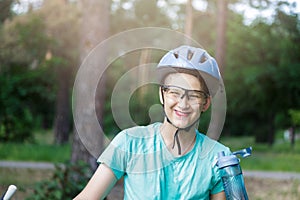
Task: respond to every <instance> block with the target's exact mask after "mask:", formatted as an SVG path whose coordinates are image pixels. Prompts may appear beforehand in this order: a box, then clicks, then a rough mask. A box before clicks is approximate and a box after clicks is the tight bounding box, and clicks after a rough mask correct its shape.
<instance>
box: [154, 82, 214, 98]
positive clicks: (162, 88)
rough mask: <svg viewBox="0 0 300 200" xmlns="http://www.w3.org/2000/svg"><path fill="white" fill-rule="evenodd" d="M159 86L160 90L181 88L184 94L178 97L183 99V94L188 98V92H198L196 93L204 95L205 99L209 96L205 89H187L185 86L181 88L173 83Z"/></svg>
mask: <svg viewBox="0 0 300 200" xmlns="http://www.w3.org/2000/svg"><path fill="white" fill-rule="evenodd" d="M160 87H161V91H162V92H166V90H168V89H170V88H171V87H173V88H178V89H180V90H183V91H184V94H183V95H182V96H181V97H180V99H183V98H184V97H185V96H187V99H188V100H189V99H190V96H189V92H198V93H200V94H202V95H204V99H205V100H206V99H207V98H208V97H209V94H207V93H206V92H205V91H202V90H188V89H185V88H182V87H179V86H175V85H160Z"/></svg>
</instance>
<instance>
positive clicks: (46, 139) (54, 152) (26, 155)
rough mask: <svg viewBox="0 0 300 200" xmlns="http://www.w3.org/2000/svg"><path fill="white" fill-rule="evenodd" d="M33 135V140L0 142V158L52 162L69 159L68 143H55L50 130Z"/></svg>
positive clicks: (69, 148) (69, 147) (69, 149)
mask: <svg viewBox="0 0 300 200" xmlns="http://www.w3.org/2000/svg"><path fill="white" fill-rule="evenodd" d="M34 135H35V138H34V142H25V143H11V142H7V143H0V159H1V160H18V161H43V162H53V163H57V162H65V161H67V160H69V159H70V156H71V146H70V144H66V145H55V144H54V140H53V133H52V132H51V131H41V132H37V133H35V134H34Z"/></svg>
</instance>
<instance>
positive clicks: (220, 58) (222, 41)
mask: <svg viewBox="0 0 300 200" xmlns="http://www.w3.org/2000/svg"><path fill="white" fill-rule="evenodd" d="M227 5H228V2H227V0H218V1H217V7H218V14H217V16H218V18H217V42H216V60H217V62H218V65H219V68H220V72H221V74H223V72H224V69H225V50H226V26H227V25H226V21H227Z"/></svg>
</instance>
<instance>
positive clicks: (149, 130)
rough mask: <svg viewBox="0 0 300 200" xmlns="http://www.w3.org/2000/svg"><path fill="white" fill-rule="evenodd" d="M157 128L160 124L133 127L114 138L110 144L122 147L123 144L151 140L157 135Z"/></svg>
mask: <svg viewBox="0 0 300 200" xmlns="http://www.w3.org/2000/svg"><path fill="white" fill-rule="evenodd" d="M159 127H160V123H154V124H150V125H147V126H135V127H132V128H128V129H125V130H123V131H121V132H120V133H118V134H117V135H116V136H115V138H114V139H113V140H112V142H111V144H113V145H115V146H124V145H125V144H126V145H128V144H135V143H137V144H138V143H143V142H146V141H148V140H152V139H153V138H155V136H156V135H157V133H159Z"/></svg>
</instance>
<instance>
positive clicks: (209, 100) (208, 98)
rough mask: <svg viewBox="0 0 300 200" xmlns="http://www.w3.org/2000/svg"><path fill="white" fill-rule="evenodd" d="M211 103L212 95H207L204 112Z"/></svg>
mask: <svg viewBox="0 0 300 200" xmlns="http://www.w3.org/2000/svg"><path fill="white" fill-rule="evenodd" d="M210 103H211V96H209V97H207V99H206V102H205V103H204V104H203V107H202V112H205V111H207V109H208V108H209V106H210Z"/></svg>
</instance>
